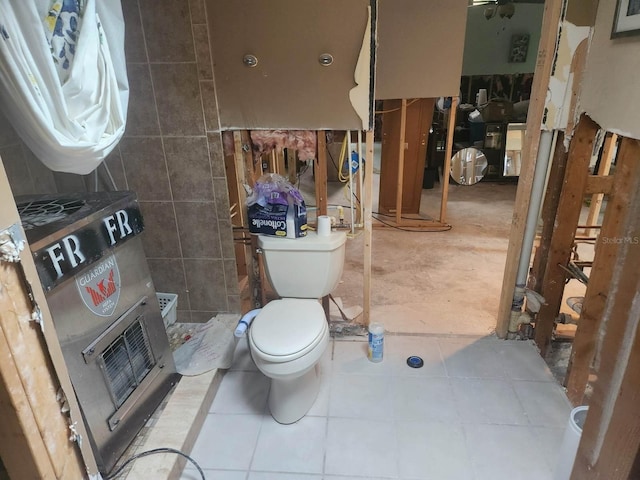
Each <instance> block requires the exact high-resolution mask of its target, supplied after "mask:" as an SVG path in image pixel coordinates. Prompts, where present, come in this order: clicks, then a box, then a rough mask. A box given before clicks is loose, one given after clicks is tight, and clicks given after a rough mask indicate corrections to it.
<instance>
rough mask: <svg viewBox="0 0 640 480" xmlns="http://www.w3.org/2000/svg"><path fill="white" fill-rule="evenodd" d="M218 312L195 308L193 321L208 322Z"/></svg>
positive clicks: (192, 316)
mask: <svg viewBox="0 0 640 480" xmlns="http://www.w3.org/2000/svg"><path fill="white" fill-rule="evenodd" d="M216 313H218V312H202V311H196V310H193V311H192V312H191V321H192V322H193V323H207V322H208V321H209V320H211V319H212V318H213V317H215V316H216Z"/></svg>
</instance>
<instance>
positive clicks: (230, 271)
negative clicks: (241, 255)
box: [224, 259, 240, 295]
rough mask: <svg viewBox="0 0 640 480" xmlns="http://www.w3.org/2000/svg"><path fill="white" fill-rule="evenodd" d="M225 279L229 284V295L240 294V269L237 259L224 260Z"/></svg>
mask: <svg viewBox="0 0 640 480" xmlns="http://www.w3.org/2000/svg"><path fill="white" fill-rule="evenodd" d="M224 279H225V282H226V285H227V295H239V294H240V289H239V286H238V270H237V267H236V261H235V259H231V260H224Z"/></svg>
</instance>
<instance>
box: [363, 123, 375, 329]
mask: <svg viewBox="0 0 640 480" xmlns="http://www.w3.org/2000/svg"><path fill="white" fill-rule="evenodd" d="M365 145H366V153H365V158H367V159H369V160H368V161H367V162H365V166H364V170H365V173H364V199H363V202H364V232H363V236H364V239H363V240H364V241H363V243H364V247H363V252H364V259H363V263H364V274H363V287H364V288H363V301H362V303H363V305H362V309H363V312H362V319H363V322H364V324H365V325H369V322H370V321H371V280H372V279H371V253H372V240H373V228H372V226H373V221H372V219H373V216H372V212H373V198H372V193H373V162H372V161H371V159H373V130H368V131H367V133H366V136H365Z"/></svg>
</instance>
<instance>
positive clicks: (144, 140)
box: [120, 137, 171, 200]
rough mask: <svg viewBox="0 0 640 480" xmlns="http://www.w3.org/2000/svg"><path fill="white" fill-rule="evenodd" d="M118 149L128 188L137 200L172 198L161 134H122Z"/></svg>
mask: <svg viewBox="0 0 640 480" xmlns="http://www.w3.org/2000/svg"><path fill="white" fill-rule="evenodd" d="M120 153H121V155H122V163H123V165H124V171H125V174H126V176H127V183H128V184H129V188H130V189H131V190H133V191H134V192H136V193H137V194H138V199H139V200H171V190H170V188H169V175H168V174H167V166H166V163H165V159H164V149H163V147H162V140H161V139H160V138H157V137H135V138H123V139H122V141H121V142H120Z"/></svg>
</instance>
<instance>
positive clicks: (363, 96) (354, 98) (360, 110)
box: [349, 6, 371, 130]
mask: <svg viewBox="0 0 640 480" xmlns="http://www.w3.org/2000/svg"><path fill="white" fill-rule="evenodd" d="M367 10H368V15H367V26H366V28H365V29H364V37H363V39H362V47H361V48H360V54H359V55H358V61H357V62H356V68H355V71H354V73H353V79H354V81H355V82H356V86H355V87H353V88H352V89H351V90H350V91H349V100H350V101H351V105H352V106H353V109H354V110H355V111H356V113H357V114H358V117H360V120H361V121H362V130H368V129H369V97H370V95H369V93H370V92H369V88H370V85H371V82H370V79H369V75H370V74H371V64H370V62H371V6H368V7H367Z"/></svg>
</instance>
